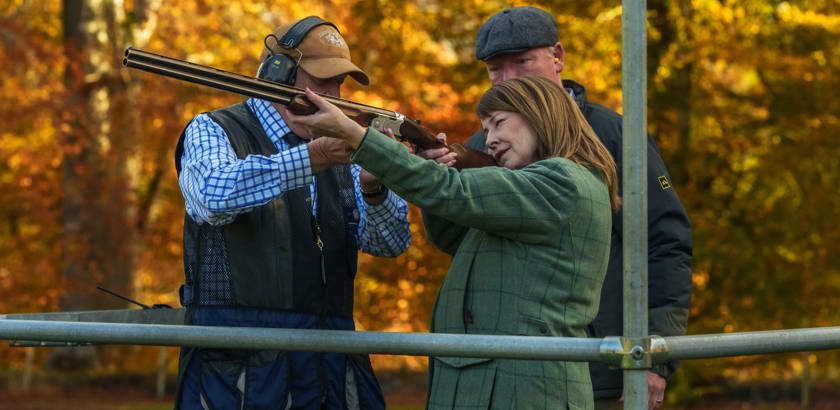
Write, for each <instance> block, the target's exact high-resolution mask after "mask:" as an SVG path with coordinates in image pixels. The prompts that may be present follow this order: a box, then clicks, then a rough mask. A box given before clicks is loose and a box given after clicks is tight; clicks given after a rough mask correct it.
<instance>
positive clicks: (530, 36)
mask: <svg viewBox="0 0 840 410" xmlns="http://www.w3.org/2000/svg"><path fill="white" fill-rule="evenodd" d="M475 55H476V58H477V59H479V60H481V61H483V62H484V64H485V67H486V68H487V74H488V75H489V77H490V81H491V82H492V83H494V84H495V83H498V82H501V81H504V80H507V79H510V78H515V77H520V76H525V75H536V76H542V77H545V78H548V79H550V80H552V81H556V82H558V83H560V84H562V86H563V87H564V88H566V89H567V90H569V93H570V94H571V95H572V96H573V97H574V99H575V101H576V102H577V104H578V107H579V108H580V110H581V111H582V112H583V114H584V116H585V117H586V120H587V121H588V122H589V124H590V125H591V126H592V128H593V129H594V130H595V132H596V133H597V134H598V137H599V138H600V139H601V140H602V142H603V143H604V145H606V147H607V149H609V150H610V152H611V153H612V155H613V158H615V160H616V165H617V168H618V174H619V180H621V179H622V177H621V169H622V162H621V151H622V148H621V147H622V122H621V116H619V115H618V114H617V113H616V112H614V111H612V110H610V109H608V108H606V107H604V106H602V105H599V104H595V103H593V102H591V101H588V100H587V97H586V89H585V88H584V87H583V86H582V85H580V84H578V83H577V82H574V81H572V80H568V79H565V80H564V79H561V77H560V73H561V72H562V71H563V67H564V53H563V45H562V44H561V43H560V42H559V41H558V32H557V23H556V21H555V19H554V17H553V16H552V15H550V14H548V13H547V12H545V11H543V10H541V9H538V8H535V7H513V8H510V9H506V10H503V11H501V12H499V13H497V14H495V15H493V16H492V17H490V18H489V19H488V20H487V21H486V22H485V23H484V24H483V25H482V26H481V27H480V28H479V30H478V35H477V37H476V50H475ZM484 141H485V138H484V134H483V133H482V132H481V131H479V132H477V133H476V134H475V135H473V136H472V137H471V138H470V139H469V140H468V141H467V143H466V145H467V146H468V147H470V148H474V149H478V150H485V143H484ZM647 145H648V149H647V156H648V171H647V172H648V175H647V178H648V181H649V183H648V184H649V185H648V316H649V333H650V334H655V335H661V336H676V335H683V334H685V331H686V325H687V321H688V307H689V302H690V299H691V224H690V223H689V220H688V216H687V215H686V211H685V208H684V207H683V205H682V203H681V202H680V200H679V197H678V196H677V193H676V191H675V188H674V187H673V184H672V183H671V182H670V181H671V178H670V176H669V175H668V170H667V169H666V168H665V164H664V163H663V161H662V158H661V156H660V155H659V151H658V148H657V146H656V144H655V143H654V141H653V140H652V139H651V138H650V137H648V144H647ZM420 155H422V156H424V157H426V158H435V159H436V160H437V161H438V162H442V163H449V164H452V163H453V161H457V155H456V154H454V153H451V152H448V150H446V149H437V150H427V151H423V152H421V153H420ZM426 229H427V231H431V230H432V229H435V227H434V226H428V225H427V226H426ZM622 238H623V232H622V213H621V212H619V213H617V214H615V215H614V218H613V235H612V243H611V246H610V262H609V266H608V268H607V276H606V279H605V281H604V286H603V288H602V292H601V305H600V310H599V313H598V315H597V316H596V317H595V319H594V320H593V321H592V324H591V325H590V334H591V337H598V338H601V337H606V336H620V335H622V332H623V326H622V318H623V305H622V294H623V283H622V282H623V280H622V277H623V274H622V269H623V262H622V258H623V256H622V253H623V252H622V243H621V241H622ZM676 365H677V363H675V362H671V363H665V364H662V365H657V366H655V367H654V368H652V369H651V371H650V372H649V373H648V390H649V398H648V404H649V407H650V409H656V408H658V407H660V405H661V403H662V400H663V398H664V394H665V386H666V381H667V380H668V377H669V376H670V375H671V374H672V372H673V371H674V370H675V368H676ZM590 373H591V376H592V385H593V391H594V395H595V399H596V408H598V409H615V408H619V406H620V398H621V396H622V389H623V379H622V372H621V370H620V369H610V368H608V367H607V366H606V365H605V364H603V363H590Z"/></svg>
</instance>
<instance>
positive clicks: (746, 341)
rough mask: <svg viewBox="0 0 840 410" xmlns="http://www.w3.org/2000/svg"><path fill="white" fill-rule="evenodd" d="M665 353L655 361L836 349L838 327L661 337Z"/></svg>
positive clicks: (839, 332) (839, 341) (839, 339)
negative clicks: (665, 349) (664, 345)
mask: <svg viewBox="0 0 840 410" xmlns="http://www.w3.org/2000/svg"><path fill="white" fill-rule="evenodd" d="M664 339H665V342H666V344H667V346H668V348H667V352H665V353H663V354H662V356H661V357H659V358H657V360H655V362H658V363H661V362H664V361H670V360H684V359H705V358H715V357H729V356H744V355H759V354H769V353H792V352H812V351H818V350H831V349H840V327H815V328H803V329H785V330H766V331H759V332H740V333H721V334H707V335H691V336H674V337H665V338H664Z"/></svg>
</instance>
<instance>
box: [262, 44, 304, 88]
mask: <svg viewBox="0 0 840 410" xmlns="http://www.w3.org/2000/svg"><path fill="white" fill-rule="evenodd" d="M271 37H273V38H274V40H275V41H276V42H277V44H281V43H280V41H279V40H278V39H277V36H275V35H274V34H269V35H267V36H265V40H264V42H265V44H266V46H265V47H266V48H267V49H268V50H269V51H271V47H269V46H268V39H269V38H271ZM296 75H297V62H296V61H295V60H293V59H292V57H291V56H288V55H286V54H280V53H278V54H271V55H269V56H268V58H266V59H265V60H263V62H262V63H261V64H260V68H259V70H257V78H259V79H261V80H266V81H272V82H275V83H280V84H287V85H295V77H296Z"/></svg>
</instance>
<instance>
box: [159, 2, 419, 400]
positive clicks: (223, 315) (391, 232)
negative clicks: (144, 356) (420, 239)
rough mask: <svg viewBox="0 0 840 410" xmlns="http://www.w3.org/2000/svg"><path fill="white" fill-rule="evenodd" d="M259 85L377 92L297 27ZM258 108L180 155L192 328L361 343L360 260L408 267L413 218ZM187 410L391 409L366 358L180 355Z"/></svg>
mask: <svg viewBox="0 0 840 410" xmlns="http://www.w3.org/2000/svg"><path fill="white" fill-rule="evenodd" d="M262 46H263V52H262V57H261V61H262V63H261V64H260V67H259V69H258V75H257V76H258V77H259V78H261V79H263V80H266V81H274V82H279V83H283V84H287V85H292V84H293V85H294V86H296V87H300V88H310V89H312V90H313V91H315V92H318V93H321V94H326V95H330V96H333V97H339V96H340V88H341V85H342V84H343V83H344V81H345V79H346V78H347V77H348V76H349V77H350V78H353V79H354V80H356V81H358V82H359V83H362V84H365V85H367V84H368V83H369V82H370V80H369V79H368V76H367V74H365V72H364V71H363V70H362V69H360V68H359V67H357V66H356V65H355V64H353V62H352V61H351V59H350V50H349V48H348V47H347V43H346V42H345V40H344V38H343V37H342V36H341V34H340V33H339V32H338V30H337V29H336V27H335V26H334V25H333V24H331V23H329V22H327V21H324V20H322V19H320V18H319V17H314V16H312V17H307V18H305V19H301V20H297V21H293V22H289V23H287V24H284V25H282V26H280V27H278V28H277V29H276V30H275V31H274V32H273V33H271V34H269V35H267V36H266V38H265V39H264V44H263V45H262ZM287 116H288V112H287V110H286V107H285V106H283V105H282V104H278V103H272V102H269V101H265V100H261V99H256V98H249V99H247V100H245V101H243V102H241V103H238V104H235V105H232V106H229V107H225V108H221V109H218V110H215V111H211V112H206V113H201V114H198V115H196V116H195V117H194V118H193V120H192V121H190V123H189V124H188V125H187V126H186V128H185V129H184V131H183V133H182V134H181V137H180V140H179V141H178V147H177V149H176V155H175V163H176V169H177V171H178V182H179V184H180V186H181V191H182V193H183V196H184V204H185V208H186V215H185V218H184V271H185V283H184V285H183V286H182V287H181V290H180V294H181V304H182V305H183V306H185V307H186V324H190V325H198V326H242V327H265V328H287V329H332V330H353V329H354V322H353V280H354V277H355V275H356V259H357V254H358V250H359V249H362V250H363V251H365V252H368V253H371V254H373V255H377V256H397V255H398V254H400V253H402V252H403V251H404V250H405V249H407V248H408V245H409V241H410V238H411V234H410V231H409V223H408V220H407V205H406V204H405V202H404V201H402V200H401V199H400V198H398V197H397V196H395V195H394V194H393V193H390V192H388V190H387V189H385V188H383V187H382V186H381V184H380V183H379V182H378V181H377V180H376V179H375V178H374V177H373V176H372V175H370V174H368V173H367V172H365V171H364V170H362V169H360V168H359V167H358V166H356V165H349V154H350V149H349V146H347V145H346V143H344V142H343V141H341V140H336V139H332V138H314V137H315V136H313V135H311V134H310V133H309V131H308V130H307V129H299V128H295V127H293V126H290V125H289V124H288V123H287V121H286V118H287ZM175 407H176V408H178V409H208V408H213V409H312V408H317V409H384V408H385V402H384V398H383V395H382V390H381V388H380V386H379V383H378V381H377V380H376V377H375V376H374V374H373V370H372V368H371V365H370V360H369V359H368V357H367V355H348V354H337V353H319V352H283V351H269V350H238V349H204V348H187V347H185V348H182V350H181V358H180V361H179V374H178V388H177V394H176V403H175Z"/></svg>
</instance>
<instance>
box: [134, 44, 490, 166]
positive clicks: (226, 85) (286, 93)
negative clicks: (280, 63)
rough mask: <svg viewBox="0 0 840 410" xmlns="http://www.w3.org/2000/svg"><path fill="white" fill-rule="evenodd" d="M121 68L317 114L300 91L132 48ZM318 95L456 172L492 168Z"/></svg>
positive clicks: (403, 124) (391, 116) (380, 114)
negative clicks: (441, 155)
mask: <svg viewBox="0 0 840 410" xmlns="http://www.w3.org/2000/svg"><path fill="white" fill-rule="evenodd" d="M123 65H124V66H126V67H129V68H135V69H139V70H143V71H147V72H150V73H153V74H159V75H163V76H166V77H170V78H175V79H178V80H182V81H186V82H190V83H194V84H200V85H204V86H208V87H211V88H216V89H219V90H224V91H228V92H232V93H236V94H240V95H244V96H248V97H254V98H260V99H263V100H267V101H271V102H275V103H279V104H282V105H285V106H286V107H288V109H289V111H291V112H293V113H295V114H299V115H305V114H311V113H313V112H315V111H317V107H315V105H313V104H312V103H311V102H310V101H309V100H307V99H306V96H305V92H304V90H302V89H300V88H296V87H292V86H289V85H284V84H279V83H275V82H272V81H266V80H262V79H259V78H254V77H248V76H245V75H241V74H237V73H232V72H229V71H224V70H220V69H217V68H213V67H208V66H204V65H201V64H196V63H191V62H189V61H184V60H178V59H175V58H172V57H166V56H162V55H160V54H155V53H150V52H148V51H143V50H139V49H136V48H133V47H128V48H126V50H125V56H124V58H123ZM319 95H320V96H321V97H324V99H326V100H327V101H329V102H331V103H332V104H334V105H335V106H337V107H338V108H339V109H341V110H342V112H344V113H345V114H346V115H347V116H348V117H350V118H351V119H353V120H354V121H356V122H357V123H359V124H361V125H362V126H371V127H374V128H376V129H378V130H380V131H384V130H386V129H390V130H391V131H393V132H394V135H395V136H396V137H397V138H400V139H401V140H403V141H408V142H410V143H412V144H414V145H416V146H417V147H419V148H420V149H433V148H442V147H447V148H449V149H450V150H452V151H454V152H455V153H457V160H456V165H455V166H456V168H458V169H463V168H475V167H482V166H490V165H496V163H495V161H494V160H493V158H492V157H491V156H490V155H487V154H486V153H483V152H480V151H476V150H473V149H470V148H467V147H465V146H463V145H460V144H451V145H446V144H444V143H442V142H440V141H438V140H437V139H436V138H435V136H434V134H432V132H431V131H429V130H428V129H426V128H425V127H423V126H422V125H421V124H420V122H419V121H417V120H413V119H410V118H408V117H406V116H405V115H403V114H400V113H398V112H396V111H390V110H385V109H382V108H378V107H373V106H370V105H365V104H360V103H357V102H354V101H350V100H345V99H342V98H336V97H332V96H329V95H323V94H319Z"/></svg>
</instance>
